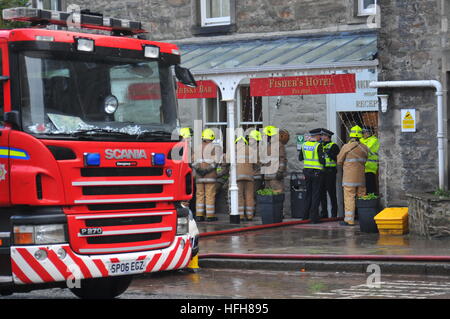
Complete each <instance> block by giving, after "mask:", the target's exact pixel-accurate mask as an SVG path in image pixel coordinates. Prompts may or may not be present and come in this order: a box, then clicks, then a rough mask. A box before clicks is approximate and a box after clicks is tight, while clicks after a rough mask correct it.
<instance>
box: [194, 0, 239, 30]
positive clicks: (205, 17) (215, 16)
mask: <svg viewBox="0 0 450 319" xmlns="http://www.w3.org/2000/svg"><path fill="white" fill-rule="evenodd" d="M200 11H201V22H202V27H207V26H214V25H227V24H230V21H231V19H230V0H200Z"/></svg>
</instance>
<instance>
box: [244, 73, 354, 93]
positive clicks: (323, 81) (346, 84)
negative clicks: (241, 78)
mask: <svg viewBox="0 0 450 319" xmlns="http://www.w3.org/2000/svg"><path fill="white" fill-rule="evenodd" d="M355 91H356V81H355V74H327V75H305V76H291V77H273V78H254V79H250V95H251V96H282V95H314V94H336V93H355Z"/></svg>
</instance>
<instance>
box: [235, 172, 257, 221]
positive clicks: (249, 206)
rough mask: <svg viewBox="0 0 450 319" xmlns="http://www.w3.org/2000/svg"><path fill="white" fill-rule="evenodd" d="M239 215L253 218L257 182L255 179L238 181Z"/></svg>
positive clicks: (242, 217)
mask: <svg viewBox="0 0 450 319" xmlns="http://www.w3.org/2000/svg"><path fill="white" fill-rule="evenodd" d="M237 185H238V188H239V193H238V200H239V216H240V218H241V219H244V218H245V216H247V219H253V216H254V215H255V183H254V182H253V181H238V182H237Z"/></svg>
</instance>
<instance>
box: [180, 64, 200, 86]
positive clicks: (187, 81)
mask: <svg viewBox="0 0 450 319" xmlns="http://www.w3.org/2000/svg"><path fill="white" fill-rule="evenodd" d="M175 75H176V77H177V79H178V80H180V82H181V83H183V84H184V85H187V86H191V87H197V82H195V79H194V76H193V75H192V73H191V71H189V69H186V68H183V67H181V66H179V65H175Z"/></svg>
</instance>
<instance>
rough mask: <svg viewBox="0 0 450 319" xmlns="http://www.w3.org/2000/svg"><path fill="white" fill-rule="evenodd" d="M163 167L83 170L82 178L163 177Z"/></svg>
mask: <svg viewBox="0 0 450 319" xmlns="http://www.w3.org/2000/svg"><path fill="white" fill-rule="evenodd" d="M162 175H163V169H162V168H161V167H96V168H90V167H89V168H82V169H81V176H82V177H116V176H162Z"/></svg>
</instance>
